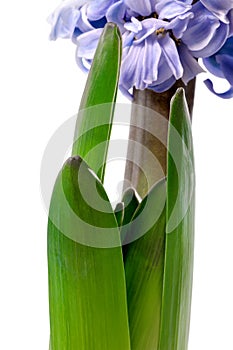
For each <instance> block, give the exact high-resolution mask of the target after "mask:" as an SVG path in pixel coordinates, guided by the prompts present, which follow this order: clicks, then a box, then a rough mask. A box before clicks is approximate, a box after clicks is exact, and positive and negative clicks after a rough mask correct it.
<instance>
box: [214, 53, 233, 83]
mask: <svg viewBox="0 0 233 350" xmlns="http://www.w3.org/2000/svg"><path fill="white" fill-rule="evenodd" d="M216 61H217V63H218V64H219V65H220V67H221V69H222V72H223V75H224V77H225V78H226V79H227V81H228V82H229V83H230V85H232V86H233V52H232V53H231V55H216Z"/></svg>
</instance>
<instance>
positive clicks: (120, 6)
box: [106, 0, 126, 29]
mask: <svg viewBox="0 0 233 350" xmlns="http://www.w3.org/2000/svg"><path fill="white" fill-rule="evenodd" d="M125 13H126V6H125V4H124V1H123V0H121V1H118V2H116V3H115V4H113V5H112V6H111V7H109V9H108V10H107V12H106V18H107V21H108V22H113V23H117V24H118V26H119V27H120V28H121V29H123V27H124V22H125V21H124V17H125Z"/></svg>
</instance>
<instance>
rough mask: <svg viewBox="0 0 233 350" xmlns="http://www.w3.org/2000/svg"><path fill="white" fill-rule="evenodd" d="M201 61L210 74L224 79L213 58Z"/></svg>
mask: <svg viewBox="0 0 233 350" xmlns="http://www.w3.org/2000/svg"><path fill="white" fill-rule="evenodd" d="M202 61H203V63H204V66H205V67H206V68H207V69H208V71H209V72H210V73H212V74H213V75H215V76H216V77H218V78H224V74H223V72H222V70H221V67H220V65H219V64H218V63H217V61H216V57H215V56H211V57H206V58H203V60H202Z"/></svg>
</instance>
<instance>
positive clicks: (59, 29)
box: [48, 0, 81, 40]
mask: <svg viewBox="0 0 233 350" xmlns="http://www.w3.org/2000/svg"><path fill="white" fill-rule="evenodd" d="M80 4H81V2H80V1H77V0H76V1H63V2H62V3H61V5H60V6H58V7H57V8H56V10H55V11H54V12H53V13H52V14H51V15H50V16H49V18H48V22H49V23H50V24H51V26H52V29H51V33H50V40H56V39H57V38H72V35H73V33H74V30H75V27H76V24H77V22H78V20H79V18H80V7H81V6H80Z"/></svg>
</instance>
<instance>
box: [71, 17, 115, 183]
mask: <svg viewBox="0 0 233 350" xmlns="http://www.w3.org/2000/svg"><path fill="white" fill-rule="evenodd" d="M120 63H121V34H120V31H119V29H118V27H117V26H116V25H115V24H113V23H107V24H106V26H105V28H104V31H103V34H102V36H101V38H100V41H99V44H98V47H97V50H96V53H95V57H94V60H93V63H92V66H91V70H90V72H89V75H88V79H87V83H86V87H85V90H84V93H83V97H82V100H81V104H80V111H79V115H78V119H77V124H76V129H75V136H74V144H73V150H72V155H73V156H75V155H80V156H81V157H82V158H83V159H84V160H85V161H86V162H87V164H88V165H89V166H90V167H91V168H92V169H93V171H94V172H95V173H96V174H98V176H99V178H100V179H101V181H102V182H103V177H104V169H105V162H106V157H107V150H108V141H109V138H110V133H111V127H112V119H113V114H114V106H115V100H116V94H117V87H118V79H119V74H120Z"/></svg>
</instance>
